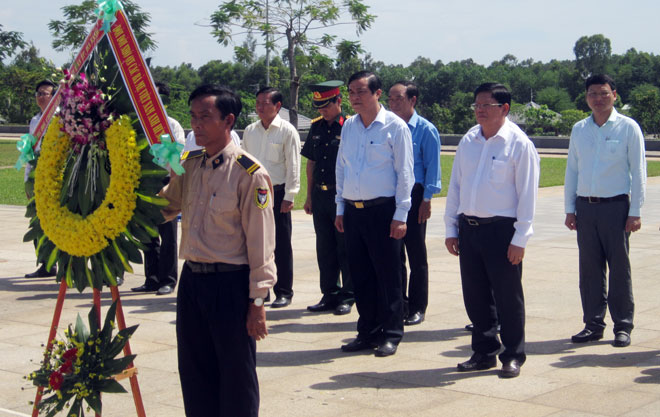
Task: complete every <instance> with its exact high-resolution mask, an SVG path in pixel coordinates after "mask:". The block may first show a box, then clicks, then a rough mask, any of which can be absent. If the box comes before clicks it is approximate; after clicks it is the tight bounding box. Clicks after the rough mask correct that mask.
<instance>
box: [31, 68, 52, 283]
mask: <svg viewBox="0 0 660 417" xmlns="http://www.w3.org/2000/svg"><path fill="white" fill-rule="evenodd" d="M56 89H57V84H55V83H54V82H52V81H50V80H43V81H41V82H39V83H38V84H37V87H36V88H35V93H34V95H35V97H36V99H37V105H38V106H39V109H40V110H39V113H37V114H36V115H35V116H34V117H33V118H32V119H31V120H30V134H31V135H32V134H34V131H35V129H36V128H37V124H39V120H41V115H42V113H43V111H44V110H46V106H48V103H49V102H50V99H51V98H53V96H54V95H55V90H56ZM40 149H41V142H39V145H38V146H37V149H36V152H37V154H38V153H39V150H40ZM34 163H36V161H35V162H34ZM30 172H32V163H27V164H25V177H24V181H25V183H27V181H28V177H29V176H30ZM25 195H26V196H27V198H28V200H29V199H31V198H32V195H33V191H32V190H31V189H30V190H28V189H27V188H26V189H25ZM35 247H36V241H35ZM55 275H57V266H55V265H53V267H52V268H51V269H50V271H48V270H46V264H44V263H42V264H41V265H39V268H38V269H37V270H36V271H34V272H31V273H29V274H25V278H43V277H53V276H55Z"/></svg>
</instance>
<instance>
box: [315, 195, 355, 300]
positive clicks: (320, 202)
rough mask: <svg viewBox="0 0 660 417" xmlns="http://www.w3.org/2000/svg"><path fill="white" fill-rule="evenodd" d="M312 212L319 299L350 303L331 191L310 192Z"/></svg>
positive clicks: (342, 241)
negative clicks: (317, 266)
mask: <svg viewBox="0 0 660 417" xmlns="http://www.w3.org/2000/svg"><path fill="white" fill-rule="evenodd" d="M312 212H313V214H312V218H313V220H314V231H315V232H316V260H317V262H318V265H319V277H320V283H321V293H322V294H323V298H324V300H325V301H327V302H329V303H333V304H341V303H352V302H353V300H354V296H353V282H352V281H351V274H350V272H349V268H348V260H347V259H346V243H345V239H344V234H343V233H339V232H338V231H337V228H336V227H335V216H336V213H337V204H336V203H335V190H334V188H333V189H331V190H325V191H324V190H321V189H319V188H317V187H314V188H313V189H312ZM340 272H341V277H342V278H341V279H340V278H339V273H340ZM342 280H343V285H342Z"/></svg>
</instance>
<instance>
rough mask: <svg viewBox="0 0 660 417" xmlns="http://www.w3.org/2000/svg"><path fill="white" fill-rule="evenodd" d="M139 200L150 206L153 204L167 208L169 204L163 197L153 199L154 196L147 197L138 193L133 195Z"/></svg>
mask: <svg viewBox="0 0 660 417" xmlns="http://www.w3.org/2000/svg"><path fill="white" fill-rule="evenodd" d="M135 194H136V195H137V196H138V198H139V199H140V200H143V201H146V202H147V203H150V204H155V205H157V206H158V207H167V206H168V205H169V204H170V202H169V201H168V200H167V199H166V198H163V197H155V196H148V195H144V194H140V193H135Z"/></svg>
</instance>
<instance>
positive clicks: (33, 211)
mask: <svg viewBox="0 0 660 417" xmlns="http://www.w3.org/2000/svg"><path fill="white" fill-rule="evenodd" d="M36 216H37V203H36V200H35V199H34V197H32V198H31V199H30V201H28V205H27V207H26V208H25V217H27V218H30V217H36Z"/></svg>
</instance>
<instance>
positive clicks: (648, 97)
mask: <svg viewBox="0 0 660 417" xmlns="http://www.w3.org/2000/svg"><path fill="white" fill-rule="evenodd" d="M630 105H631V106H632V109H631V110H630V115H631V117H632V118H633V119H635V120H636V121H637V123H639V125H640V126H641V128H642V130H643V131H644V132H645V133H660V89H658V87H656V86H654V85H651V84H642V85H640V86H637V87H635V88H634V89H633V90H632V93H631V94H630Z"/></svg>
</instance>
